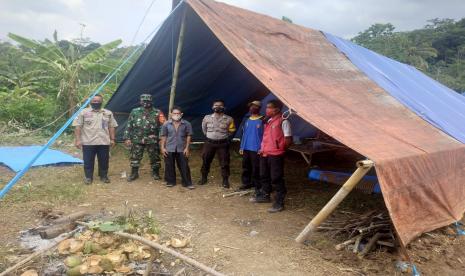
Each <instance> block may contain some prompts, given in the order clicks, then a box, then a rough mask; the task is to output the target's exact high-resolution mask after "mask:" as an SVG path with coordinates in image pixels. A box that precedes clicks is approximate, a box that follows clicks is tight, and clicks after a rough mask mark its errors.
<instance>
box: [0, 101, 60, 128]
mask: <svg viewBox="0 0 465 276" xmlns="http://www.w3.org/2000/svg"><path fill="white" fill-rule="evenodd" d="M55 102H56V100H55V99H54V98H53V97H48V98H34V97H19V96H16V95H15V94H14V93H8V94H3V95H1V96H0V122H2V123H4V124H8V123H9V125H14V126H15V127H17V128H23V129H36V128H40V127H43V126H45V125H47V124H48V123H50V122H52V121H53V120H54V118H55V115H56V114H55V110H56V106H55ZM52 127H53V126H52ZM9 131H15V129H11V130H9Z"/></svg>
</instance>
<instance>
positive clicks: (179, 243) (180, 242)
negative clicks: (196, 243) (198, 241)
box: [170, 238, 189, 248]
mask: <svg viewBox="0 0 465 276" xmlns="http://www.w3.org/2000/svg"><path fill="white" fill-rule="evenodd" d="M188 243H189V239H188V238H184V239H177V238H171V241H170V245H171V246H172V247H174V248H182V247H186V246H187V244H188Z"/></svg>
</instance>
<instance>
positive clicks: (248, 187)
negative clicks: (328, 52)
mask: <svg viewBox="0 0 465 276" xmlns="http://www.w3.org/2000/svg"><path fill="white" fill-rule="evenodd" d="M252 187H253V186H252V185H250V184H247V185H246V184H242V185H241V186H240V187H239V189H237V191H246V190H248V189H250V188H252Z"/></svg>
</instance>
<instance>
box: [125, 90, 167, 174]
mask: <svg viewBox="0 0 465 276" xmlns="http://www.w3.org/2000/svg"><path fill="white" fill-rule="evenodd" d="M140 104H141V107H137V108H134V109H133V110H132V111H131V114H130V115H129V119H128V123H127V126H126V130H125V131H124V135H123V139H124V140H125V143H126V145H127V146H131V157H130V161H131V175H130V176H129V177H128V182H131V181H133V180H135V179H137V178H139V167H140V161H141V160H142V156H143V154H144V150H145V149H146V150H147V154H148V155H149V159H150V165H151V167H152V177H153V179H155V180H159V179H160V166H161V162H160V148H159V144H158V143H159V138H160V129H161V126H162V125H163V123H164V122H165V115H164V114H163V112H161V110H158V109H156V108H154V107H152V95H150V94H142V95H140Z"/></svg>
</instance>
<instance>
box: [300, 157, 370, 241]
mask: <svg viewBox="0 0 465 276" xmlns="http://www.w3.org/2000/svg"><path fill="white" fill-rule="evenodd" d="M373 165H374V163H373V161H371V160H363V161H359V162H357V170H356V171H355V172H354V173H353V174H352V176H350V178H349V179H347V181H346V183H344V185H342V187H341V189H339V191H338V192H337V193H336V194H335V195H334V196H333V198H331V200H330V201H329V202H328V203H326V205H325V207H323V209H321V210H320V212H318V214H317V215H316V216H315V217H314V218H313V219H312V221H310V223H309V224H308V225H307V226H306V227H305V229H304V230H303V231H302V232H301V233H300V234H299V236H298V237H297V238H296V239H295V240H296V242H298V243H303V242H304V241H305V239H306V238H307V236H308V235H310V234H311V233H312V232H313V231H315V230H316V229H317V228H318V226H320V224H321V223H322V222H323V221H325V220H326V219H327V218H328V217H329V215H331V213H332V212H333V211H334V210H335V209H336V207H337V206H338V205H339V204H340V203H341V202H342V201H343V200H344V198H345V197H346V196H347V195H348V194H349V193H350V192H351V191H352V189H353V188H354V187H355V185H357V183H358V182H360V180H361V179H362V178H363V176H365V174H366V173H367V172H368V171H369V170H370V169H371V167H373Z"/></svg>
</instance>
